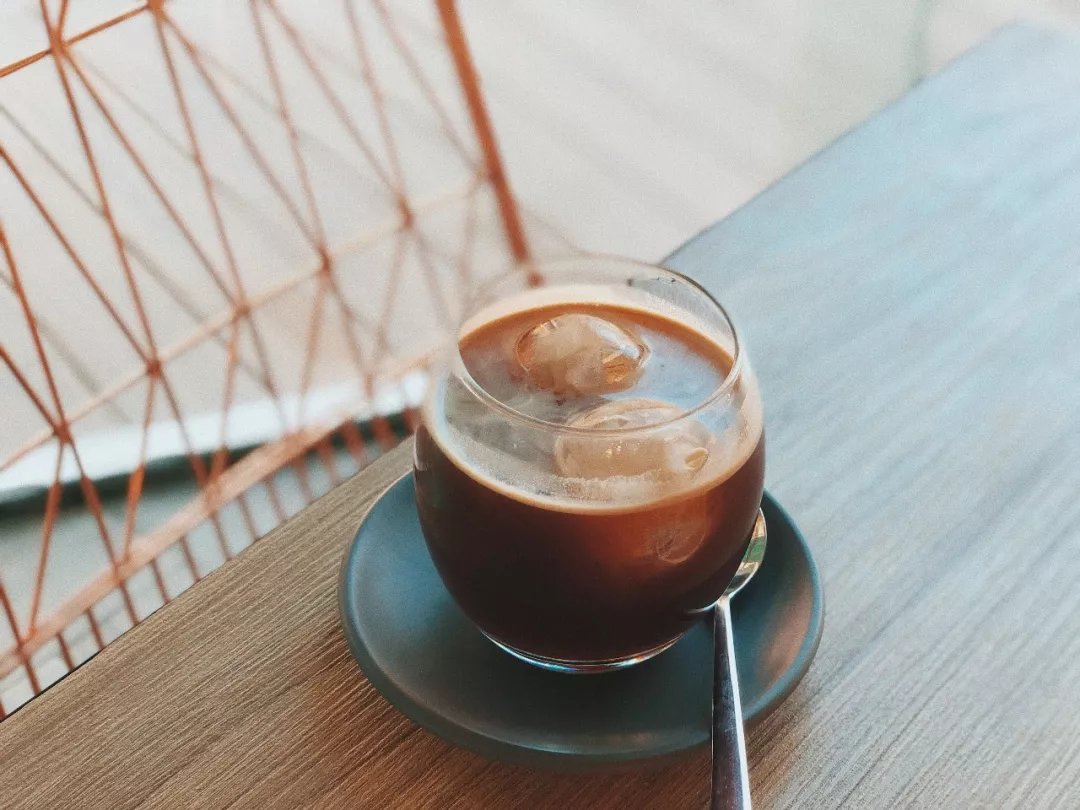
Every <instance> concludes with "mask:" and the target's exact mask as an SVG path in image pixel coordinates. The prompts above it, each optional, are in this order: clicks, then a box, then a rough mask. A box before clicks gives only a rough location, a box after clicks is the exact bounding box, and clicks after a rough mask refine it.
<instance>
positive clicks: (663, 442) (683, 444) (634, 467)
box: [555, 398, 712, 482]
mask: <svg viewBox="0 0 1080 810" xmlns="http://www.w3.org/2000/svg"><path fill="white" fill-rule="evenodd" d="M682 413H683V411H682V409H681V408H678V407H676V406H674V405H671V404H669V403H667V402H661V401H659V400H655V399H640V398H639V399H623V400H615V401H612V402H605V403H604V404H603V405H598V406H597V407H595V408H590V409H589V410H587V411H585V412H584V413H581V414H579V415H578V416H576V417H575V418H574V419H572V420H571V421H570V422H569V423H568V424H569V426H570V427H574V428H578V429H584V430H597V431H618V430H632V429H638V428H647V427H649V426H650V425H659V424H661V423H663V422H666V421H669V420H671V419H673V418H675V417H678V416H680V415H681V414H682ZM711 440H712V436H711V434H710V433H709V430H708V428H706V427H705V426H704V425H702V424H701V423H700V422H698V421H697V420H695V419H683V420H680V421H678V422H675V423H673V424H670V425H665V426H663V427H658V428H654V429H652V430H648V431H645V432H642V433H631V434H629V435H627V436H618V435H610V434H609V435H604V436H588V435H581V434H564V435H562V436H560V437H559V439H558V441H557V442H556V444H555V462H556V466H557V467H558V470H559V472H560V473H561V474H562V475H564V476H567V477H572V478H587V479H605V478H615V477H635V476H644V475H647V476H650V477H651V478H653V479H655V480H657V481H660V482H674V481H684V480H687V479H688V478H690V477H692V476H694V475H696V474H697V473H698V472H699V471H700V470H701V469H702V467H704V466H705V464H706V463H707V462H708V460H709V449H710V445H711Z"/></svg>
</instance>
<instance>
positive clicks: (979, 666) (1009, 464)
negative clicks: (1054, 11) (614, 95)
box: [0, 28, 1080, 810]
mask: <svg viewBox="0 0 1080 810" xmlns="http://www.w3.org/2000/svg"><path fill="white" fill-rule="evenodd" d="M703 170H705V167H703ZM717 182H723V179H722V178H718V179H717ZM671 264H672V266H674V267H676V268H679V269H682V270H684V271H686V272H688V273H690V274H691V275H693V276H695V277H697V278H699V279H701V280H702V281H703V282H705V283H706V285H707V286H708V287H709V288H710V289H711V290H712V291H713V292H715V293H716V294H717V295H718V296H719V297H720V298H721V299H722V300H723V301H724V302H725V303H727V304H728V305H729V306H730V308H731V309H732V311H733V312H734V313H735V315H736V318H737V320H739V321H740V322H741V323H742V325H743V327H744V329H745V331H746V333H747V334H748V335H749V343H750V347H751V353H752V356H753V358H754V361H755V364H756V367H757V370H758V372H759V374H760V377H761V380H762V385H763V388H764V393H765V397H766V406H767V412H768V425H769V428H768V430H769V463H768V486H769V487H770V489H771V490H772V491H773V492H774V493H775V494H776V495H777V496H778V497H779V498H780V499H781V501H782V502H783V503H784V504H785V505H786V506H787V508H788V509H789V510H790V511H791V512H792V514H793V515H794V516H795V518H796V519H797V520H798V521H799V523H800V525H801V526H802V528H803V530H804V531H805V533H806V535H807V537H808V538H809V539H810V542H811V544H812V546H813V548H814V550H815V553H816V555H817V558H818V562H819V564H820V566H821V571H822V574H823V577H824V582H825V588H826V593H827V603H828V616H827V620H826V631H825V636H824V638H823V640H822V644H821V648H820V650H819V652H818V656H817V660H816V661H815V663H814V665H813V667H812V668H811V670H810V673H809V675H808V676H807V678H806V680H805V681H804V682H803V684H802V685H801V686H800V687H799V689H798V690H796V692H795V693H794V694H793V695H792V697H791V698H790V699H789V700H788V701H787V702H786V703H785V704H784V705H783V707H782V708H781V709H780V710H779V711H777V712H776V713H775V714H774V715H773V716H771V717H770V718H769V719H768V720H767V721H765V722H764V723H763V724H762V725H761V726H759V727H758V728H757V729H755V730H754V732H753V733H752V734H751V735H750V740H749V745H750V753H751V759H752V771H751V774H752V776H751V778H752V782H753V789H754V793H755V798H756V800H757V806H758V807H763V808H764V807H797V808H800V810H806V808H836V807H852V808H875V807H881V808H897V807H928V808H939V807H946V808H968V807H987V808H1004V807H1023V808H1035V807H1038V808H1042V807H1062V808H1072V807H1076V806H1078V804H1080V588H1078V587H1076V583H1077V581H1078V579H1080V553H1078V552H1080V497H1078V495H1080V43H1078V42H1076V41H1073V40H1071V39H1067V38H1064V37H1062V36H1058V35H1053V34H1050V33H1046V32H1043V31H1040V30H1034V29H1029V28H1012V29H1010V30H1008V31H1006V32H1004V33H1002V34H1001V35H999V36H998V37H996V38H995V39H994V40H993V41H992V42H991V43H989V44H988V45H985V46H983V47H982V48H980V49H978V50H977V51H975V52H974V53H973V54H971V55H969V56H967V57H965V58H964V59H962V60H961V61H960V62H959V63H957V64H955V65H953V66H952V67H951V68H949V69H948V70H947V71H945V73H944V74H942V75H941V76H939V77H938V78H936V79H934V80H933V81H931V82H929V83H927V84H925V85H923V86H921V87H919V88H917V89H916V90H914V91H913V92H912V93H911V94H910V95H908V96H907V97H906V98H904V99H903V100H902V101H900V102H899V103H898V104H896V105H894V106H892V107H891V108H889V109H888V110H886V111H885V112H884V113H882V114H881V115H879V116H877V117H876V118H874V119H873V120H871V121H869V122H868V123H867V124H865V125H864V126H862V127H861V128H859V129H858V130H856V131H855V132H853V133H851V134H849V135H848V136H846V137H844V138H843V139H841V141H840V142H838V143H837V144H836V145H835V146H833V147H831V148H830V149H828V150H826V151H825V152H824V153H822V154H821V155H819V156H818V157H816V158H814V159H813V160H812V161H810V162H809V163H808V164H806V165H804V166H803V167H802V168H800V169H799V170H798V171H796V172H795V173H793V174H792V175H790V176H789V177H787V178H786V179H784V180H783V181H782V182H780V183H779V184H778V185H776V186H775V187H773V188H771V189H770V190H769V191H767V192H766V193H764V194H763V195H761V196H760V197H758V198H757V199H756V200H754V201H753V202H752V203H751V204H749V205H748V206H747V207H745V208H744V209H742V210H741V211H739V212H738V213H736V214H735V215H734V216H732V217H731V218H729V219H728V220H726V221H724V222H722V223H720V224H719V225H717V226H716V227H714V228H712V229H710V230H709V231H707V232H706V233H704V234H702V235H701V236H699V237H698V238H696V239H695V240H693V241H692V242H690V243H689V244H688V245H687V246H685V247H684V248H682V249H681V250H680V251H679V252H678V253H676V254H675V256H674V257H673V258H672V260H671ZM407 466H408V448H407V447H405V448H401V449H400V450H398V451H395V452H393V453H391V454H389V455H388V456H387V457H386V458H384V459H382V460H381V461H379V462H377V463H376V464H375V465H374V466H372V467H371V468H370V469H369V470H367V471H366V472H364V473H363V474H361V475H360V476H358V477H356V478H354V479H353V480H351V481H349V482H348V483H347V484H345V485H343V486H341V487H340V488H338V489H337V490H335V491H333V492H332V493H331V494H330V495H328V496H326V497H325V498H323V499H322V500H321V501H319V502H318V503H316V504H315V505H314V506H313V507H311V508H310V509H308V510H307V511H306V512H304V513H303V514H302V515H300V516H299V517H298V518H296V519H294V520H293V521H291V522H290V523H288V524H286V525H285V526H283V527H282V528H281V529H279V530H277V531H276V532H274V533H273V534H271V535H270V536H269V537H267V538H266V539H264V540H263V541H261V542H260V543H259V544H257V545H256V546H254V547H253V548H251V549H250V550H248V551H246V552H245V553H244V554H242V555H241V556H240V557H239V558H238V559H236V560H235V561H234V562H232V563H230V564H228V565H226V566H225V567H224V568H223V569H222V570H221V571H219V572H218V573H215V574H214V575H212V576H211V577H209V578H208V579H207V580H206V581H205V582H203V583H201V584H200V585H198V586H197V587H195V588H194V589H193V590H191V591H189V592H188V593H187V594H185V595H184V596H183V597H181V598H180V599H179V600H177V601H176V602H175V603H174V604H172V605H170V606H169V607H167V608H165V609H164V610H163V611H162V612H161V613H160V614H159V615H157V616H154V617H152V618H151V619H149V620H148V621H147V622H145V623H144V624H142V625H141V626H139V627H138V628H137V629H135V630H133V631H132V632H130V633H129V634H127V635H126V636H124V637H123V638H121V639H120V640H119V641H117V642H116V643H115V644H113V645H112V646H111V647H109V648H108V649H106V650H105V651H104V652H103V653H102V654H101V655H99V656H98V657H97V658H96V659H95V660H93V661H92V662H90V663H89V664H88V665H86V666H85V667H83V668H82V669H81V670H79V671H78V672H76V673H75V674H73V675H72V676H71V677H69V678H68V679H67V680H65V681H64V682H62V683H61V684H59V685H58V686H56V687H55V688H53V689H52V690H50V691H49V692H48V693H46V694H45V695H44V696H42V697H41V698H39V699H38V700H36V701H34V702H33V703H32V704H30V705H29V706H28V707H27V708H25V709H23V710H22V711H20V712H18V713H17V714H16V715H15V716H13V717H11V718H10V719H8V720H7V721H5V722H4V723H2V724H0V804H2V805H3V807H5V808H43V809H45V808H47V809H48V810H54V808H63V807H72V808H80V809H84V808H85V809H86V810H90V809H91V808H108V810H117V809H118V808H136V807H177V808H191V807H214V808H218V807H236V808H240V807H244V808H247V807H250V808H267V807H349V808H355V807H371V808H409V809H410V810H412V809H413V808H424V807H430V808H472V807H480V808H485V807H488V808H509V807H529V808H559V810H566V809H567V808H629V807H635V808H636V807H642V808H658V807H664V808H666V807H670V808H697V807H702V806H704V804H703V802H704V801H705V795H706V790H707V770H706V762H705V760H704V758H703V756H700V755H699V756H696V757H692V758H690V759H688V760H686V761H685V762H683V763H682V764H679V765H677V766H674V767H669V768H667V769H665V770H660V771H652V772H645V773H636V774H630V775H620V776H583V775H571V776H566V775H552V774H547V773H536V772H529V771H524V770H519V769H515V768H511V767H507V766H503V765H499V764H495V763H491V762H487V761H484V760H482V759H480V758H479V757H476V756H473V755H471V754H468V753H465V752H463V751H459V750H455V749H452V748H450V747H449V746H447V745H445V744H444V743H442V742H441V741H439V740H437V739H435V738H434V737H432V736H430V735H428V734H427V733H426V732H424V731H421V730H419V729H417V728H416V727H415V726H413V725H412V724H411V723H409V722H408V721H406V720H405V719H404V718H403V717H401V716H400V715H399V714H397V712H395V711H394V710H393V709H392V708H390V706H389V705H388V704H387V703H385V702H384V701H383V700H382V699H381V698H380V697H379V696H378V695H377V694H376V693H375V692H374V691H373V689H372V688H371V686H370V685H369V684H368V683H367V682H366V681H365V679H364V677H363V676H362V675H361V673H360V672H359V670H358V669H357V667H356V666H355V664H354V663H353V661H352V659H351V658H349V655H348V653H347V651H346V648H345V642H344V639H343V638H342V635H341V631H340V629H339V626H338V619H337V611H336V605H335V589H336V576H337V572H338V566H339V563H340V560H341V557H342V553H343V551H344V548H345V545H346V543H347V542H348V541H349V539H350V537H351V535H352V532H353V530H354V528H355V526H356V524H357V521H358V519H359V516H360V514H361V512H362V511H363V510H364V508H365V507H366V506H367V505H368V504H369V503H370V502H371V500H372V498H373V497H374V495H375V494H376V493H378V492H379V491H380V490H381V489H382V488H383V487H384V486H385V485H386V484H388V483H389V482H390V481H391V480H392V479H394V478H396V477H397V476H398V475H399V474H400V473H401V472H402V471H404V470H405V469H406V468H407Z"/></svg>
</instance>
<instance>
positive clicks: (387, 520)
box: [339, 474, 824, 770]
mask: <svg viewBox="0 0 1080 810" xmlns="http://www.w3.org/2000/svg"><path fill="white" fill-rule="evenodd" d="M762 509H763V510H764V512H765V522H766V525H767V526H768V532H769V545H768V550H767V552H766V555H765V561H764V563H762V566H761V568H760V570H759V571H758V573H757V575H756V576H755V577H754V578H753V579H752V580H751V581H750V583H749V584H748V585H747V586H746V587H745V588H744V589H743V590H742V591H741V592H740V593H739V595H738V596H737V597H736V598H735V599H733V600H732V605H731V607H732V615H733V619H734V627H735V657H736V660H737V663H738V668H739V686H740V689H741V692H742V702H743V715H744V718H745V720H746V722H747V723H753V722H754V721H756V720H759V719H761V718H762V717H763V716H764V715H766V714H767V713H768V712H769V711H771V710H772V709H774V708H775V707H776V706H777V705H778V704H779V703H780V702H781V701H782V700H783V699H784V698H785V697H787V695H788V694H789V693H790V692H791V690H792V689H794V688H795V685H796V684H797V683H798V682H799V679H800V678H802V676H803V674H804V673H805V672H806V670H807V668H808V667H809V666H810V660H811V659H812V658H813V657H814V652H815V651H816V649H817V644H818V639H819V638H820V636H821V628H822V621H823V618H824V603H823V598H822V590H821V582H820V580H819V578H818V574H817V569H816V568H815V566H814V561H813V558H812V557H811V555H810V549H809V548H808V547H807V545H806V541H805V540H804V539H803V538H802V535H801V534H800V533H799V530H798V529H797V528H796V526H795V524H794V523H793V522H792V520H791V518H790V517H789V516H788V515H787V513H786V512H784V510H783V509H782V508H781V507H780V506H779V504H777V503H776V501H774V500H773V499H772V498H771V497H770V496H769V495H768V494H766V495H765V498H764V501H763V503H762ZM480 519H482V517H481V518H480ZM339 596H340V603H339V604H340V610H341V622H342V625H343V627H344V630H345V637H346V639H347V640H348V643H349V649H350V650H351V651H352V654H353V655H354V656H355V657H356V660H357V661H359V662H360V666H361V668H362V669H363V671H364V674H365V675H366V676H367V677H368V680H370V681H371V683H372V684H373V685H374V686H375V688H376V689H378V690H379V692H381V693H382V694H383V696H384V697H385V698H386V699H387V700H389V701H390V702H391V703H392V704H393V705H394V706H395V707H397V708H398V709H399V710H400V711H401V712H402V714H404V715H405V716H407V717H409V718H410V719H412V720H414V721H415V722H417V723H419V724H420V725H421V726H424V727H425V728H427V729H428V730H429V731H431V732H432V733H434V734H437V735H438V736H440V737H442V738H443V739H445V740H447V741H448V742H451V743H454V744H455V745H459V746H461V747H462V748H467V749H469V750H472V751H475V752H476V753H479V754H482V755H483V756H486V757H489V758H491V759H498V760H502V761H505V762H511V763H514V764H518V765H524V766H527V767H539V768H555V769H559V770H585V769H590V768H597V767H612V766H618V765H628V764H631V763H637V762H640V761H643V760H654V759H660V758H665V757H670V756H672V755H674V754H678V753H681V752H683V751H687V750H689V749H692V748H695V747H697V746H701V745H705V744H706V743H708V741H709V718H710V711H711V709H710V705H711V704H710V701H711V694H712V691H711V690H712V636H711V632H710V629H711V628H710V624H709V623H708V622H707V621H702V622H700V623H699V624H697V625H695V626H694V627H693V628H691V630H690V631H689V632H688V633H687V634H686V635H685V636H684V637H683V638H682V639H681V640H680V641H679V642H678V643H677V644H675V645H674V646H673V647H672V648H671V649H670V650H668V651H666V652H664V653H663V654H661V655H659V656H657V657H656V658H654V659H652V660H650V661H646V662H645V663H642V664H639V665H637V666H634V667H630V668H629V669H626V670H621V671H618V672H611V673H606V674H603V675H567V674H563V673H558V672H548V671H545V670H542V669H539V668H538V667H534V666H531V665H529V664H526V663H523V662H521V661H519V660H517V659H515V658H513V657H512V656H510V655H508V654H507V653H505V652H503V651H502V650H500V649H498V648H497V647H496V646H495V645H494V644H492V643H491V642H490V641H488V639H486V638H485V637H484V636H483V635H481V633H480V631H479V630H478V629H477V628H476V626H475V625H473V624H472V623H471V622H470V621H469V620H468V619H467V618H466V617H465V615H464V614H463V613H462V612H461V611H460V610H459V609H458V607H457V605H456V604H455V603H454V601H453V600H452V599H451V597H450V594H448V593H447V591H446V589H445V587H443V584H442V581H441V580H440V579H439V575H438V574H437V573H436V571H435V567H434V565H433V564H432V562H431V558H430V557H429V556H428V551H427V546H426V545H425V543H424V538H423V535H422V534H421V532H420V522H419V519H418V517H417V514H416V504H415V500H414V497H413V481H412V474H408V475H406V476H404V477H403V478H401V479H399V480H398V481H397V482H396V483H394V484H393V485H391V486H390V488H389V489H387V490H386V492H384V493H383V494H382V495H381V496H380V497H379V499H378V500H377V501H376V502H375V503H374V504H373V505H372V507H371V509H370V510H369V511H368V513H367V515H365V517H364V521H363V523H361V525H360V528H359V530H358V531H357V533H356V539H355V540H354V541H353V543H352V546H351V547H350V548H349V551H348V553H347V554H346V556H345V561H344V563H343V565H342V570H341V582H340V594H339Z"/></svg>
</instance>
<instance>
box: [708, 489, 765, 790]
mask: <svg viewBox="0 0 1080 810" xmlns="http://www.w3.org/2000/svg"><path fill="white" fill-rule="evenodd" d="M767 540H768V536H767V534H766V531H765V516H764V515H763V514H762V513H761V511H760V510H759V511H758V516H757V520H756V521H754V530H753V532H751V534H750V545H749V546H748V547H747V549H746V553H745V554H744V555H743V558H742V562H741V563H739V570H738V571H736V572H735V576H734V577H733V578H732V580H731V583H730V584H729V585H728V586H727V590H725V591H724V595H723V596H721V597H720V601H719V602H717V603H716V606H715V607H714V608H713V704H712V800H711V801H710V802H709V808H710V810H750V774H749V773H748V771H747V767H746V739H745V738H744V736H743V722H742V703H741V702H740V700H739V674H738V673H737V672H736V671H735V640H734V637H733V635H732V632H731V597H733V596H734V595H735V594H736V593H738V592H739V591H740V590H741V589H742V587H743V586H744V585H746V583H747V582H749V581H750V577H752V576H753V575H754V574H755V573H757V570H758V568H760V567H761V561H762V560H763V559H765V545H766V542H767Z"/></svg>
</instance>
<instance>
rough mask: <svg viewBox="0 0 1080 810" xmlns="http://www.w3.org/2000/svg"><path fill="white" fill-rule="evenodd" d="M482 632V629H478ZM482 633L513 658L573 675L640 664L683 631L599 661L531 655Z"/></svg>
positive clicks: (678, 637) (589, 673)
mask: <svg viewBox="0 0 1080 810" xmlns="http://www.w3.org/2000/svg"><path fill="white" fill-rule="evenodd" d="M480 632H481V633H484V631H483V630H481V631H480ZM484 635H485V636H486V637H487V638H488V639H489V640H490V641H491V642H492V643H493V644H494V645H495V646H496V647H498V648H499V649H501V650H505V651H506V652H508V653H510V655H512V656H514V658H517V659H520V660H521V661H524V662H525V663H526V664H532V665H533V666H537V667H541V668H542V669H549V670H551V671H552V672H569V673H572V674H575V675H595V674H599V673H601V672H614V671H615V670H617V669H626V668H627V667H632V666H633V665H634V664H640V663H641V662H642V661H648V660H649V659H650V658H653V657H655V656H657V655H659V654H660V653H662V652H663V651H664V650H666V649H668V648H669V647H671V646H672V645H673V644H674V643H675V642H676V641H678V640H679V639H680V638H682V637H683V636H684V635H685V633H679V635H677V636H675V638H673V639H671V641H665V642H664V643H663V644H661V645H660V646H658V647H653V648H652V649H650V650H645V651H644V652H640V653H638V654H637V655H628V656H626V657H625V658H606V659H601V660H599V661H567V660H564V659H562V658H545V657H544V656H542V655H533V654H532V653H527V652H522V651H521V650H518V649H515V648H514V647H511V646H510V645H509V644H505V643H503V642H501V641H499V640H498V639H497V638H493V637H492V636H489V635H488V634H487V633H484Z"/></svg>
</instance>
